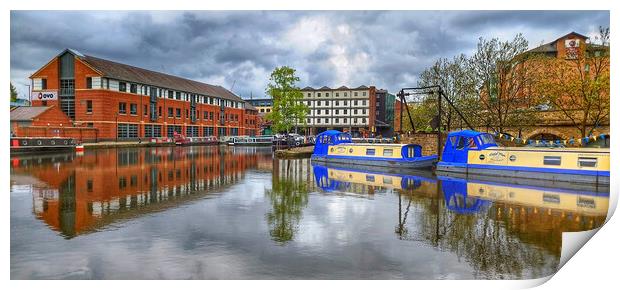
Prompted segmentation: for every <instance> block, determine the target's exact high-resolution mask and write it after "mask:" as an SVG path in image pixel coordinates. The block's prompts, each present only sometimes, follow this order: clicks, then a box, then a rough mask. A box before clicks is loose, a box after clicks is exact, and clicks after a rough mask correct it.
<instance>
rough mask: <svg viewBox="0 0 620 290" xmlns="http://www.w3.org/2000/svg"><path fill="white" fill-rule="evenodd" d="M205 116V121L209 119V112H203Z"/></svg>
mask: <svg viewBox="0 0 620 290" xmlns="http://www.w3.org/2000/svg"><path fill="white" fill-rule="evenodd" d="M202 113H203V114H202V115H203V119H205V120H207V119H209V112H202Z"/></svg>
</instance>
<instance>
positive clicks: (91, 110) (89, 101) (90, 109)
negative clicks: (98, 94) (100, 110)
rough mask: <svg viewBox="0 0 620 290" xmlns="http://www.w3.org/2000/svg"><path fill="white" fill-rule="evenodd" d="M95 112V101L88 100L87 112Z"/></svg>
mask: <svg viewBox="0 0 620 290" xmlns="http://www.w3.org/2000/svg"><path fill="white" fill-rule="evenodd" d="M92 112H93V101H91V100H86V113H89V114H92Z"/></svg>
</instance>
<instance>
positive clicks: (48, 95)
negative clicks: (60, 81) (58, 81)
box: [31, 91, 58, 101]
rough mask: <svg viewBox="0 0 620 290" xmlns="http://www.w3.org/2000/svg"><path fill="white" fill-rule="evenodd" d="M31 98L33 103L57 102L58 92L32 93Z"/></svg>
mask: <svg viewBox="0 0 620 290" xmlns="http://www.w3.org/2000/svg"><path fill="white" fill-rule="evenodd" d="M31 97H32V100H33V101H34V100H39V101H55V100H58V92H57V91H41V92H32V94H31Z"/></svg>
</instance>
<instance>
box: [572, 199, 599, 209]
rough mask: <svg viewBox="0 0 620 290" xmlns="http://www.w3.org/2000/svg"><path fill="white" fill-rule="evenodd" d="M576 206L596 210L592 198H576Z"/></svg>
mask: <svg viewBox="0 0 620 290" xmlns="http://www.w3.org/2000/svg"><path fill="white" fill-rule="evenodd" d="M577 206H578V207H585V208H596V202H595V201H594V199H593V198H589V197H583V196H578V197H577Z"/></svg>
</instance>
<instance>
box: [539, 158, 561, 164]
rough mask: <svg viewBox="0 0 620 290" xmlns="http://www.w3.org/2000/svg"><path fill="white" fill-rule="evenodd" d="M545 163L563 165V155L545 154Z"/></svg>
mask: <svg viewBox="0 0 620 290" xmlns="http://www.w3.org/2000/svg"><path fill="white" fill-rule="evenodd" d="M543 164H544V165H561V164H562V157H560V156H545V157H544V160H543Z"/></svg>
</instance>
